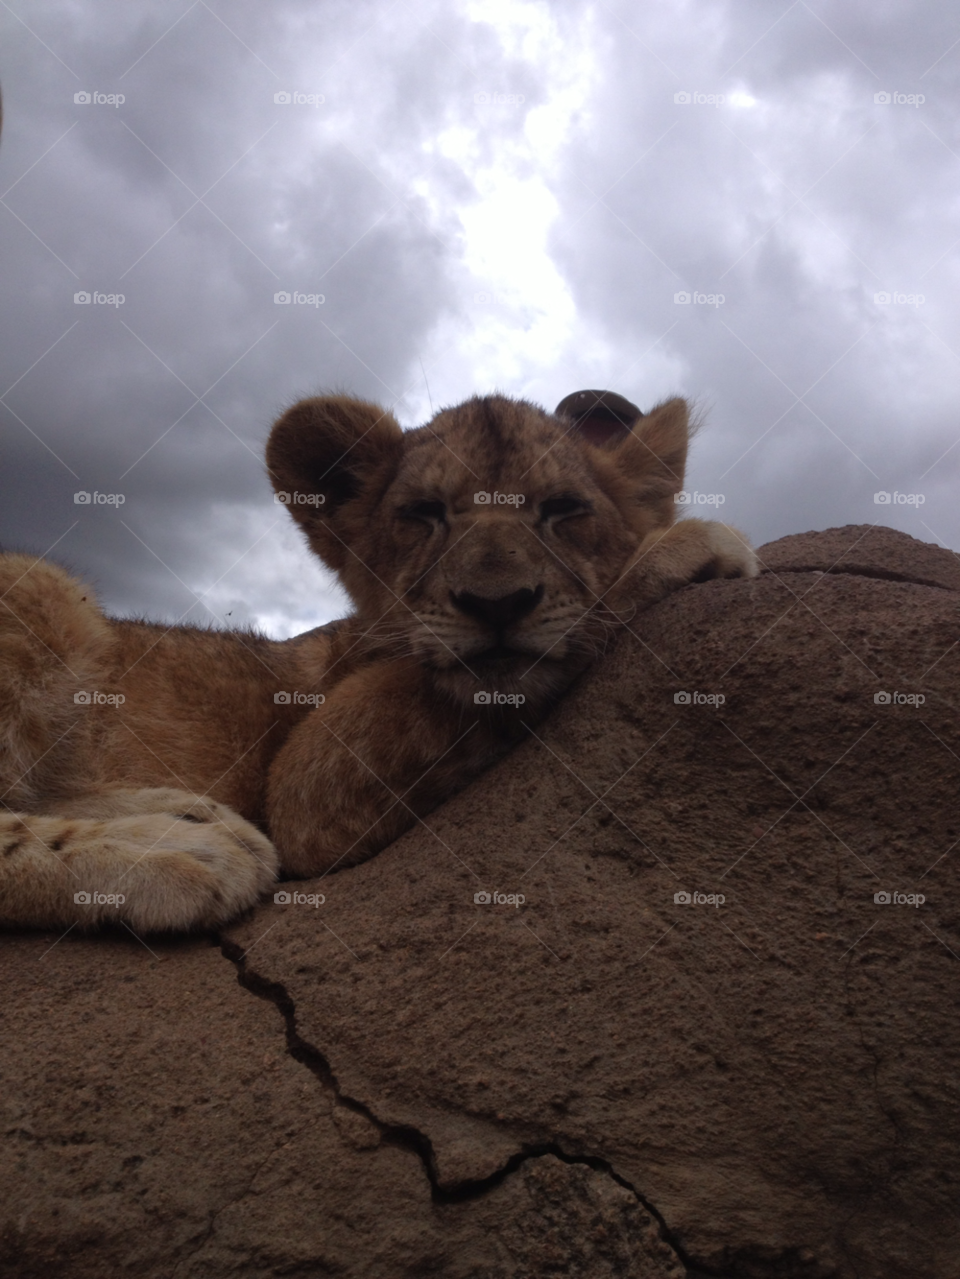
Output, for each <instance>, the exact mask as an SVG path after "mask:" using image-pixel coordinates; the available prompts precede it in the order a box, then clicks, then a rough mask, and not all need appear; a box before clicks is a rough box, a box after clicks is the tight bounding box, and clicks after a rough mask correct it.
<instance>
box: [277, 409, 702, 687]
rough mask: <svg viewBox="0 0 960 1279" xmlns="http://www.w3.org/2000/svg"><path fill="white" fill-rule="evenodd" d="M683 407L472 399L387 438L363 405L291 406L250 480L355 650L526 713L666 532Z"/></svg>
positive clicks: (585, 651)
mask: <svg viewBox="0 0 960 1279" xmlns="http://www.w3.org/2000/svg"><path fill="white" fill-rule="evenodd" d="M687 436H688V414H687V406H686V404H685V403H684V401H683V400H680V399H674V400H668V401H667V402H666V403H664V404H661V405H659V406H658V407H657V408H655V409H653V410H652V412H650V413H649V414H646V415H644V414H643V413H641V412H640V410H639V409H638V408H636V407H635V406H634V405H633V404H630V403H629V401H627V400H625V399H623V397H622V396H618V395H614V394H613V393H612V392H602V391H580V392H577V393H576V394H574V395H571V396H568V397H567V398H566V399H565V400H563V401H561V403H560V404H559V405H558V406H557V410H556V412H555V413H547V412H545V411H544V410H543V409H541V408H538V407H537V406H536V405H534V404H528V403H527V402H526V401H524V400H513V399H508V398H507V397H505V396H501V395H490V396H478V397H476V398H474V399H471V400H467V401H466V402H465V403H464V404H460V405H458V406H457V407H456V408H449V409H443V410H441V411H440V412H439V413H437V415H436V416H435V417H434V418H433V420H432V421H431V422H429V423H428V424H427V425H426V426H421V427H419V428H418V429H416V430H412V431H407V432H403V431H401V429H400V427H399V426H398V425H397V422H396V421H395V419H394V418H393V416H392V415H391V414H390V413H388V412H386V411H385V410H383V409H381V408H379V407H377V406H376V405H374V404H369V403H366V402H364V401H361V400H355V399H351V398H348V397H346V396H326V397H322V398H318V399H310V400H303V401H301V403H299V404H297V405H295V406H294V407H293V408H292V409H290V410H289V412H287V413H285V414H284V416H283V417H281V418H280V420H279V421H278V422H277V423H276V425H275V426H274V428H273V432H272V434H271V436H270V441H269V444H268V446H267V466H268V469H269V471H270V475H271V478H272V480H273V484H274V487H275V489H276V490H277V492H278V494H279V495H280V497H281V500H283V501H285V502H287V503H288V504H289V508H290V513H291V515H293V517H294V519H296V520H297V522H298V523H299V524H300V525H301V527H302V528H303V530H304V532H305V533H306V535H307V538H308V539H309V542H310V545H311V547H312V548H313V549H314V550H315V551H316V552H317V554H318V555H319V556H320V558H321V559H322V560H323V561H324V562H325V563H326V564H328V565H329V566H330V567H331V568H332V569H334V570H335V571H336V573H337V574H338V575H339V577H340V579H341V581H342V582H343V584H344V586H345V587H346V589H347V591H348V592H349V594H350V596H351V598H352V599H353V601H354V603H355V605H356V610H357V615H356V619H355V621H356V623H358V626H357V629H358V633H362V634H364V635H365V638H364V639H363V641H362V643H363V644H364V645H365V646H368V647H369V649H370V651H371V652H376V653H378V654H380V655H383V656H387V655H390V654H394V655H397V656H400V655H414V656H415V657H417V658H418V659H419V660H420V661H421V662H422V663H423V664H424V665H425V666H427V667H428V668H430V669H431V670H432V672H433V674H434V679H435V681H436V683H437V684H438V686H439V687H440V688H441V689H443V690H445V691H446V692H448V693H449V694H451V695H453V696H454V697H455V698H457V699H458V700H460V701H464V702H470V703H472V702H473V700H474V693H475V692H477V691H478V690H482V689H496V690H497V691H499V692H500V693H506V694H523V695H524V697H525V700H526V703H527V704H528V705H529V704H530V703H531V702H533V703H542V702H543V701H544V699H549V698H550V697H551V696H553V695H555V694H556V693H557V692H559V691H560V690H561V689H562V688H563V687H565V686H566V685H567V684H568V683H569V682H570V680H571V679H572V678H573V676H574V675H575V674H576V673H577V672H578V671H579V670H581V669H582V668H583V667H584V666H585V665H586V664H587V663H589V661H590V660H591V659H592V658H593V657H594V656H596V654H597V652H598V651H599V648H600V646H601V644H602V640H603V637H604V635H605V633H606V631H607V630H608V629H609V627H610V625H611V622H612V618H611V616H610V614H609V613H606V612H605V608H604V603H603V601H604V595H605V593H606V592H607V591H608V590H609V588H610V587H611V586H612V585H613V584H614V583H615V582H616V581H617V579H618V577H619V576H620V575H621V573H622V572H623V570H624V568H625V566H626V565H627V563H628V561H629V560H630V558H631V556H632V555H633V554H634V553H635V552H636V551H637V549H638V548H639V547H640V545H641V543H642V542H643V541H644V539H645V538H646V537H647V536H648V534H650V533H651V532H653V531H654V530H658V529H663V528H666V527H667V526H669V525H670V524H672V523H673V521H674V516H675V510H676V507H675V504H674V494H675V493H677V492H678V491H679V490H680V489H681V488H682V487H683V472H684V465H685V461H686V452H687Z"/></svg>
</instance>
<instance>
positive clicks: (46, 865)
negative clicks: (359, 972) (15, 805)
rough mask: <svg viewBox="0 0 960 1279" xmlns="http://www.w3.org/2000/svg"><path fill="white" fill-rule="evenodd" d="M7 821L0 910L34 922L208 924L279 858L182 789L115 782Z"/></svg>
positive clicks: (266, 876) (257, 891) (251, 896)
mask: <svg viewBox="0 0 960 1279" xmlns="http://www.w3.org/2000/svg"><path fill="white" fill-rule="evenodd" d="M13 820H15V822H16V824H17V830H16V831H15V832H13V831H12V832H11V833H12V834H15V836H16V838H15V840H14V841H13V842H12V843H11V855H10V857H8V858H7V862H6V866H5V868H4V869H5V875H4V876H0V917H3V918H5V919H7V920H9V921H10V922H12V923H20V924H27V925H31V926H34V927H56V926H60V925H70V924H78V925H80V927H81V928H84V929H88V928H89V929H95V928H98V927H100V926H101V925H103V924H105V923H110V922H120V923H124V924H126V925H127V926H128V927H130V928H131V929H132V930H133V931H134V932H163V931H189V930H192V929H199V928H210V927H216V926H218V925H220V924H224V923H226V922H228V921H229V920H231V919H233V918H235V917H236V916H237V915H239V914H241V913H242V912H243V911H244V910H246V909H247V908H248V907H250V906H252V905H254V904H255V903H256V902H257V900H258V899H259V898H260V897H261V896H262V895H263V893H265V892H266V891H267V890H268V889H269V888H270V886H271V884H272V883H273V882H274V880H275V879H276V875H277V870H278V866H279V858H278V857H277V853H276V850H275V849H274V847H273V845H272V844H271V842H270V841H269V840H268V839H267V838H266V836H265V835H263V834H261V833H260V831H258V830H257V828H256V827H255V826H253V825H252V824H251V823H250V822H248V821H246V820H244V818H242V817H240V816H239V814H237V813H235V812H234V811H233V810H232V809H230V808H228V807H227V806H226V805H225V804H219V803H217V802H216V801H214V800H209V799H200V798H198V797H197V796H196V795H190V794H188V793H186V792H184V791H176V790H165V789H156V790H150V789H144V790H123V789H119V788H117V789H114V790H108V791H104V792H101V793H100V794H94V795H89V796H82V797H75V798H73V799H69V800H61V801H59V802H58V803H56V804H49V805H47V806H45V811H44V812H43V813H42V814H32V815H30V816H25V817H23V818H16V819H13Z"/></svg>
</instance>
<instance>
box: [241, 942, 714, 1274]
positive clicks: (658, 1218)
mask: <svg viewBox="0 0 960 1279" xmlns="http://www.w3.org/2000/svg"><path fill="white" fill-rule="evenodd" d="M220 949H221V952H222V953H223V955H224V957H225V958H226V959H228V960H229V961H230V962H231V963H232V964H233V965H234V966H235V968H236V970H237V979H238V981H239V983H240V985H241V986H242V987H243V988H244V989H245V990H248V991H250V993H251V994H253V995H256V996H257V997H258V998H260V999H265V1000H267V1001H268V1002H269V1003H272V1004H273V1005H274V1006H275V1007H276V1009H277V1011H278V1012H279V1013H280V1016H281V1017H282V1018H283V1022H284V1028H285V1034H286V1041H287V1051H288V1052H289V1054H290V1056H291V1057H293V1059H294V1060H295V1061H298V1062H300V1064H301V1065H303V1066H306V1067H307V1069H308V1070H309V1071H311V1072H312V1074H314V1075H315V1076H316V1078H317V1079H319V1080H320V1082H321V1084H323V1086H324V1087H325V1088H327V1089H329V1091H330V1092H332V1093H333V1094H334V1096H335V1097H336V1099H337V1102H338V1104H339V1105H341V1106H344V1107H346V1108H347V1109H348V1110H351V1111H353V1112H354V1113H356V1114H359V1115H362V1116H363V1117H364V1119H366V1120H367V1121H368V1122H370V1123H371V1124H373V1125H374V1127H375V1128H376V1129H377V1131H378V1132H379V1133H380V1137H381V1140H382V1142H383V1143H384V1144H385V1145H393V1146H396V1147H399V1148H400V1149H402V1150H406V1151H409V1152H410V1153H411V1154H414V1155H416V1157H417V1158H418V1159H419V1160H420V1163H421V1165H422V1166H423V1170H424V1174H425V1175H426V1178H427V1180H428V1182H429V1183H430V1192H431V1197H432V1199H433V1201H434V1202H435V1203H438V1204H455V1203H464V1202H466V1201H468V1200H471V1199H477V1198H479V1197H480V1196H482V1195H484V1194H486V1193H487V1192H489V1191H491V1190H493V1189H494V1188H495V1187H496V1186H499V1185H501V1183H502V1182H504V1181H505V1180H506V1179H507V1178H508V1177H510V1176H511V1175H513V1174H514V1173H516V1172H517V1171H518V1169H520V1168H521V1167H523V1165H524V1164H525V1163H527V1162H528V1161H529V1160H532V1159H540V1158H543V1157H544V1156H546V1155H553V1156H554V1158H556V1159H558V1160H560V1162H561V1163H564V1164H568V1165H578V1164H579V1165H583V1166H585V1167H587V1168H590V1169H591V1170H592V1171H594V1172H599V1173H602V1174H603V1175H604V1176H606V1177H609V1178H610V1179H611V1180H612V1181H614V1182H615V1183H616V1184H617V1185H618V1186H620V1187H622V1188H623V1189H624V1190H626V1191H628V1193H630V1194H631V1195H633V1196H634V1198H635V1199H636V1201H637V1203H638V1204H639V1205H640V1206H641V1207H642V1208H643V1210H644V1212H646V1213H648V1214H649V1215H650V1217H651V1218H652V1219H653V1220H654V1221H655V1222H656V1223H657V1227H658V1231H659V1235H660V1238H661V1240H662V1241H663V1242H664V1243H665V1244H666V1245H667V1247H668V1248H670V1249H671V1251H672V1252H673V1253H674V1255H675V1256H676V1258H677V1260H678V1261H679V1262H680V1263H681V1265H683V1266H684V1268H685V1269H686V1270H687V1272H688V1274H690V1275H691V1276H697V1275H703V1276H709V1277H710V1279H726V1276H728V1275H729V1274H730V1272H729V1271H726V1270H716V1269H712V1268H709V1267H705V1266H704V1263H703V1262H702V1261H698V1260H696V1259H694V1258H692V1257H690V1256H689V1255H688V1254H687V1252H686V1250H685V1249H684V1248H683V1247H682V1245H681V1244H680V1243H679V1241H678V1240H677V1239H676V1237H675V1236H674V1234H673V1232H672V1231H671V1230H670V1228H669V1226H668V1225H667V1223H666V1221H665V1220H664V1218H663V1215H662V1214H661V1213H660V1212H659V1211H658V1210H657V1209H656V1208H655V1207H654V1206H653V1204H651V1203H650V1202H649V1200H647V1199H646V1198H645V1197H644V1196H643V1195H642V1194H641V1193H640V1192H639V1191H638V1190H637V1188H636V1187H635V1186H634V1185H632V1184H631V1183H630V1182H629V1181H628V1180H627V1179H626V1178H625V1177H622V1176H621V1175H620V1174H619V1173H618V1172H616V1170H615V1169H614V1168H613V1166H612V1165H611V1164H610V1163H609V1161H608V1160H606V1159H603V1158H602V1157H600V1156H599V1155H573V1154H570V1153H569V1152H568V1151H565V1150H564V1149H563V1148H562V1146H560V1145H558V1144H557V1143H555V1142H536V1143H532V1144H529V1145H526V1146H524V1148H523V1149H521V1150H518V1151H517V1152H516V1153H515V1154H513V1155H511V1156H510V1158H509V1159H507V1160H506V1162H505V1163H504V1164H503V1165H502V1166H501V1167H500V1168H498V1169H497V1170H496V1171H495V1172H493V1173H491V1174H490V1175H489V1176H487V1177H481V1178H477V1179H476V1180H470V1179H467V1180H464V1181H461V1182H460V1183H459V1184H457V1185H455V1186H452V1187H446V1186H442V1185H441V1184H440V1178H439V1173H438V1170H437V1162H436V1155H435V1152H434V1149H433V1143H432V1142H431V1140H430V1138H429V1137H428V1136H427V1135H426V1133H423V1132H421V1131H420V1130H419V1129H418V1128H414V1127H413V1126H412V1125H410V1124H391V1123H387V1122H385V1121H384V1120H382V1119H380V1118H378V1117H377V1115H375V1114H374V1112H373V1111H372V1110H371V1109H370V1107H369V1106H367V1105H366V1104H365V1103H364V1102H362V1101H359V1100H358V1099H357V1098H356V1097H350V1096H348V1095H347V1094H346V1093H344V1092H343V1090H342V1088H341V1086H340V1082H339V1080H338V1079H337V1077H336V1075H335V1074H334V1072H333V1070H332V1068H331V1066H330V1063H329V1061H328V1060H327V1058H326V1057H325V1056H324V1054H323V1053H322V1052H320V1050H319V1049H318V1048H316V1047H315V1046H314V1045H312V1044H308V1043H307V1042H306V1041H305V1040H304V1039H302V1038H301V1036H300V1035H299V1033H298V1031H297V1024H296V1022H297V1017H296V1005H295V1003H294V1001H293V999H292V997H291V996H290V994H289V992H288V991H287V989H286V988H285V987H284V986H283V985H282V984H281V983H280V982H274V981H270V980H268V979H267V978H265V977H262V976H261V975H260V974H259V973H257V972H255V971H254V970H253V969H251V968H250V967H248V965H247V962H246V958H245V952H244V951H243V950H242V949H241V948H240V947H239V946H238V945H236V944H235V943H234V942H231V941H229V940H227V939H226V938H221V939H220Z"/></svg>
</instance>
